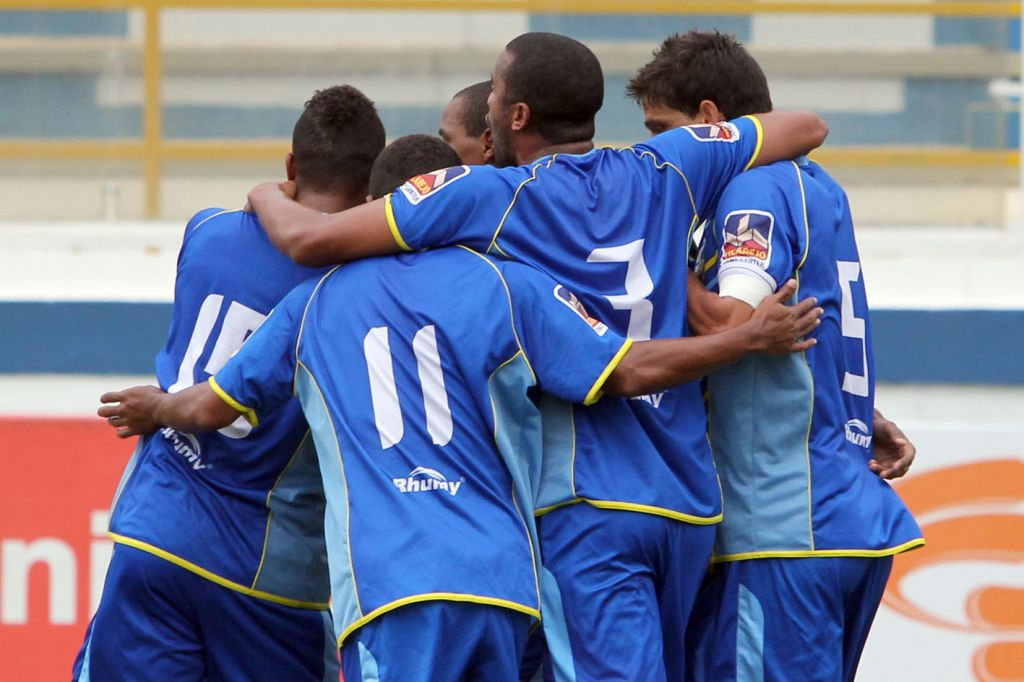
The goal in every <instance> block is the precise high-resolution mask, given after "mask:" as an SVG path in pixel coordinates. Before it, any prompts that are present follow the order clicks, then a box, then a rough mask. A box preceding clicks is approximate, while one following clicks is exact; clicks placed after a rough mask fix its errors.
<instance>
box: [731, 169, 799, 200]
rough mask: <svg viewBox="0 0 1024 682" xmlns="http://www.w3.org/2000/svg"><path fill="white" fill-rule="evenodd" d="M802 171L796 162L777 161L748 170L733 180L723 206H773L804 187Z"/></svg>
mask: <svg viewBox="0 0 1024 682" xmlns="http://www.w3.org/2000/svg"><path fill="white" fill-rule="evenodd" d="M799 185H800V181H799V170H798V167H797V165H796V164H795V163H794V162H793V161H776V162H774V163H770V164H767V165H765V166H758V167H756V168H751V169H750V170H747V171H744V172H742V173H740V174H739V175H737V176H736V177H735V178H733V179H732V180H730V181H729V184H728V185H727V186H726V188H725V191H724V192H723V193H722V198H721V201H720V202H719V209H720V210H721V209H722V208H725V207H727V206H732V205H734V204H736V203H737V202H738V203H740V204H752V203H757V204H761V205H765V206H768V205H771V204H775V203H778V202H779V201H782V200H784V198H785V196H786V195H787V194H788V193H789V192H791V191H797V192H799V190H800V186H799Z"/></svg>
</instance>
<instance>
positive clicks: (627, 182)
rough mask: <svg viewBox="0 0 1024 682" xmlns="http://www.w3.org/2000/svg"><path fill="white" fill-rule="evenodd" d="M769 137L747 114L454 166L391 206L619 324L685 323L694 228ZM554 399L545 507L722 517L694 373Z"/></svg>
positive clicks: (413, 227)
mask: <svg viewBox="0 0 1024 682" xmlns="http://www.w3.org/2000/svg"><path fill="white" fill-rule="evenodd" d="M760 145H761V132H760V123H759V122H758V121H757V119H755V118H753V117H748V118H743V119H739V120H737V121H734V122H732V123H729V124H720V125H702V126H691V127H685V128H679V129H676V130H672V131H669V132H666V133H664V134H662V135H658V136H657V137H654V138H652V139H651V140H649V141H648V142H646V143H644V144H639V145H636V146H634V147H627V148H623V149H596V150H593V151H591V152H589V153H587V154H581V155H555V156H549V157H545V158H542V159H540V160H538V161H537V162H535V163H532V164H530V165H528V166H521V167H518V168H505V169H495V168H489V167H473V168H470V167H467V166H462V167H457V168H449V169H446V170H443V171H437V172H434V173H429V174H427V175H422V176H418V177H416V178H413V179H412V180H411V181H409V182H408V183H406V184H405V185H403V186H402V187H401V188H400V189H399V190H398V191H396V192H395V193H394V194H392V195H390V197H389V198H388V199H387V214H388V217H389V221H390V223H391V227H392V230H393V232H394V235H395V238H396V240H397V241H398V242H399V244H400V245H402V246H404V247H407V248H411V249H417V248H421V247H425V246H430V245H437V244H452V243H464V244H468V245H470V246H472V247H474V248H477V249H481V250H486V251H487V252H489V253H496V254H500V255H503V256H505V257H508V258H511V259H513V260H517V261H520V262H523V263H528V264H530V265H533V266H536V267H537V268H539V269H541V270H543V271H545V272H547V273H549V274H551V275H552V276H553V277H555V279H558V280H559V281H561V282H563V283H564V284H565V285H566V286H567V287H569V288H570V289H572V290H573V291H574V292H576V293H577V294H578V295H579V296H580V298H581V299H582V301H583V303H584V304H585V305H586V306H587V308H588V309H590V310H591V311H592V312H594V314H595V315H596V316H597V317H599V318H600V319H601V320H603V321H604V322H606V323H607V324H608V326H609V327H611V328H612V329H613V330H615V331H616V332H618V333H620V334H622V335H624V336H628V337H629V338H633V339H640V340H643V339H649V338H669V337H681V336H686V335H687V334H688V331H689V330H688V328H687V323H686V257H687V244H688V243H689V239H690V234H691V232H692V230H693V229H694V227H695V226H696V225H698V224H699V223H700V222H701V221H702V220H703V219H704V217H705V214H706V212H707V211H708V210H709V209H710V208H711V207H713V206H714V204H715V203H716V202H717V200H718V197H719V195H720V194H721V192H722V190H723V189H724V188H725V186H726V184H727V183H728V182H729V180H731V179H732V178H733V177H735V176H736V175H738V174H739V173H740V172H741V171H742V170H743V169H744V168H746V167H748V166H749V165H750V164H751V163H753V161H754V160H755V158H756V156H757V153H758V150H759V149H760ZM545 410H546V414H545V438H546V440H547V453H546V455H545V456H546V462H545V469H546V472H545V485H544V487H543V489H542V490H541V491H540V493H539V498H538V513H543V512H544V511H547V510H550V509H553V508H555V507H557V506H560V505H564V504H570V503H572V502H578V501H581V500H586V501H588V502H590V503H591V504H594V505H596V506H600V507H605V508H614V509H627V510H632V511H641V512H649V513H654V514H659V515H663V516H669V517H671V518H676V519H679V520H683V521H690V522H695V523H713V522H715V521H717V520H718V519H719V518H720V515H721V495H720V492H719V487H718V481H717V479H716V477H715V471H714V467H713V465H712V460H711V453H710V450H709V448H708V443H707V436H706V426H707V419H706V416H705V412H704V405H703V402H702V398H701V391H700V387H699V384H698V383H696V382H694V383H691V384H687V385H684V386H681V387H678V388H675V389H672V390H669V391H665V392H663V393H658V394H654V395H648V396H641V397H640V398H638V399H635V400H633V401H629V402H612V401H610V402H608V403H603V404H601V405H598V406H596V407H594V408H592V409H587V410H583V409H574V408H572V407H571V406H569V405H564V404H556V403H552V402H549V403H547V404H546V406H545Z"/></svg>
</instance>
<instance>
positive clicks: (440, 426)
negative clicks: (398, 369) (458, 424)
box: [363, 324, 453, 450]
mask: <svg viewBox="0 0 1024 682" xmlns="http://www.w3.org/2000/svg"><path fill="white" fill-rule="evenodd" d="M412 352H413V355H415V356H416V371H417V373H418V374H419V378H420V390H421V391H422V393H423V409H424V412H425V413H426V415H427V433H429V434H430V440H431V441H432V442H433V443H434V445H442V446H443V445H447V444H448V442H449V441H450V440H451V439H452V431H453V425H452V412H451V409H450V408H449V406H448V392H447V391H446V390H445V386H444V373H443V372H442V371H441V355H440V354H439V353H438V351H437V330H436V329H435V328H434V325H432V324H431V325H427V326H426V327H422V328H421V329H420V330H419V331H417V332H416V336H415V337H414V338H413V341H412ZM363 354H364V355H365V357H366V369H367V372H368V376H369V379H370V402H371V404H372V405H373V420H374V423H375V424H376V425H377V434H378V435H379V436H380V446H381V448H383V449H384V450H387V449H388V448H390V447H392V446H394V445H397V444H398V443H399V442H400V441H401V440H402V436H403V435H405V427H404V426H403V423H402V406H401V404H400V403H399V402H398V386H397V385H396V384H395V370H394V365H393V362H392V356H391V342H390V338H389V330H388V328H387V327H374V328H373V329H371V330H370V331H369V332H367V334H366V336H365V337H364V338H363Z"/></svg>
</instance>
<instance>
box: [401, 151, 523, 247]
mask: <svg viewBox="0 0 1024 682" xmlns="http://www.w3.org/2000/svg"><path fill="white" fill-rule="evenodd" d="M498 173H499V171H498V170H497V169H495V168H491V167H490V166H454V167H452V168H445V169H443V170H439V171H434V172H432V173H426V174H424V175H417V176H416V177H414V178H412V179H410V180H409V181H408V182H406V183H405V184H404V185H402V186H401V187H399V188H398V189H397V190H395V191H394V193H392V194H389V195H387V196H386V197H385V207H386V211H387V217H388V225H389V226H390V227H391V233H392V234H393V235H394V237H395V241H396V242H398V245H399V246H401V247H402V248H403V249H405V250H407V251H416V250H419V249H422V248H427V247H433V246H452V245H455V244H465V245H466V246H470V247H472V248H474V249H476V250H477V251H480V252H486V251H487V248H488V246H490V242H491V239H492V238H493V237H494V233H495V232H496V231H497V229H498V225H499V224H500V223H501V216H502V213H503V212H504V210H505V208H507V204H508V202H507V201H505V200H504V196H505V195H506V194H508V192H507V190H506V189H505V188H506V187H507V184H506V183H505V182H502V181H501V180H500V178H499V177H498Z"/></svg>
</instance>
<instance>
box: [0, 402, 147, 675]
mask: <svg viewBox="0 0 1024 682" xmlns="http://www.w3.org/2000/svg"><path fill="white" fill-rule="evenodd" d="M133 447H134V440H132V441H128V442H126V441H122V440H118V439H117V438H116V437H115V436H114V432H113V429H111V428H110V427H109V426H107V425H106V424H105V423H104V422H103V421H102V420H100V419H99V418H96V417H91V418H89V417H86V418H81V419H46V418H15V417H0V462H2V464H3V473H2V474H0V671H3V672H2V673H0V678H2V679H4V680H18V681H19V682H54V681H55V680H68V679H70V678H71V664H72V662H73V660H74V657H75V654H76V653H77V652H78V648H79V646H80V645H81V643H82V637H83V635H84V633H85V628H86V625H87V624H88V622H89V617H90V615H91V613H92V611H93V608H94V606H95V604H96V603H97V602H98V600H99V596H100V592H101V590H102V587H103V576H104V574H105V573H106V570H107V564H108V563H109V561H110V553H111V549H112V547H113V545H112V543H111V542H110V540H109V539H108V538H107V535H106V531H107V517H108V511H109V508H110V501H111V500H112V499H113V496H114V490H115V488H116V487H117V482H118V480H119V478H120V475H121V471H122V469H123V468H124V465H125V463H126V462H127V461H128V457H129V456H130V455H131V451H132V448H133Z"/></svg>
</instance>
